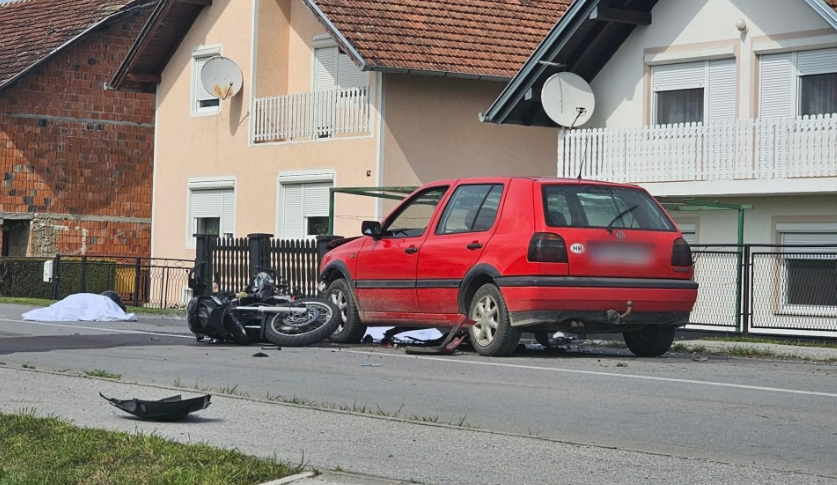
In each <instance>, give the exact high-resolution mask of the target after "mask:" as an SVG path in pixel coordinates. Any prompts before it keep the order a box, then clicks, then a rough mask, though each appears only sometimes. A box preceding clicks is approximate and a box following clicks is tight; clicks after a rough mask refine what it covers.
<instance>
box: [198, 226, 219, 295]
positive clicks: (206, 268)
mask: <svg viewBox="0 0 837 485" xmlns="http://www.w3.org/2000/svg"><path fill="white" fill-rule="evenodd" d="M195 239H196V242H195V266H197V265H198V264H200V263H204V264H203V265H201V267H200V268H199V269H198V274H196V275H195V277H197V278H198V279H200V281H203V282H204V283H206V288H205V289H204V290H203V295H193V296H210V295H212V283H213V278H212V275H213V272H212V252H213V251H214V250H215V245H216V244H217V242H218V236H216V235H214V234H195Z"/></svg>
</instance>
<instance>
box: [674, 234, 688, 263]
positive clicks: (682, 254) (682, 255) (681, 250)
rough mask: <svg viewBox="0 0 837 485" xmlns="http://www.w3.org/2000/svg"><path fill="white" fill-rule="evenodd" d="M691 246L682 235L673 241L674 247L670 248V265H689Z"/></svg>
mask: <svg viewBox="0 0 837 485" xmlns="http://www.w3.org/2000/svg"><path fill="white" fill-rule="evenodd" d="M692 264H693V261H692V248H691V247H689V243H687V242H686V240H685V239H683V238H682V237H681V238H679V239H677V240H676V241H674V248H673V249H672V250H671V265H672V266H691V265H692Z"/></svg>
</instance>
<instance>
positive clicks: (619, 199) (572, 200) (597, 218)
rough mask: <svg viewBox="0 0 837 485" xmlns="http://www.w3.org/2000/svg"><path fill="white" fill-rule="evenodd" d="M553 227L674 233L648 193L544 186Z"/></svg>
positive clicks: (582, 186) (545, 203)
mask: <svg viewBox="0 0 837 485" xmlns="http://www.w3.org/2000/svg"><path fill="white" fill-rule="evenodd" d="M543 198H544V209H545V212H546V223H547V225H548V226H550V227H601V228H606V227H608V225H610V224H613V227H617V228H626V229H642V230H649V231H673V230H674V226H673V225H672V223H671V221H670V219H669V218H668V215H667V214H666V213H665V211H663V210H662V209H661V208H660V206H659V205H657V203H656V202H655V201H654V199H653V198H652V197H651V196H650V195H648V193H647V192H645V191H642V190H638V189H627V188H622V187H608V186H603V185H544V186H543Z"/></svg>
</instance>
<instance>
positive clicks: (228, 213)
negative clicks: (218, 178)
mask: <svg viewBox="0 0 837 485" xmlns="http://www.w3.org/2000/svg"><path fill="white" fill-rule="evenodd" d="M221 234H229V235H233V234H235V191H234V190H232V189H225V190H224V204H223V212H222V213H221Z"/></svg>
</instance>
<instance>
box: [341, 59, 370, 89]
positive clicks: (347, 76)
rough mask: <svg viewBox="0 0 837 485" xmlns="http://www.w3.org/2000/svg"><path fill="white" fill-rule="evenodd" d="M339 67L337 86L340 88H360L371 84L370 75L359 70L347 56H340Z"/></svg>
mask: <svg viewBox="0 0 837 485" xmlns="http://www.w3.org/2000/svg"><path fill="white" fill-rule="evenodd" d="M337 67H338V69H337V86H338V87H339V88H342V89H348V88H359V87H363V86H367V85H368V84H369V74H368V73H366V72H363V71H361V70H360V69H358V67H357V66H356V65H355V63H354V62H352V60H351V59H349V56H347V55H346V54H340V55H339V56H338V66H337Z"/></svg>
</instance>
